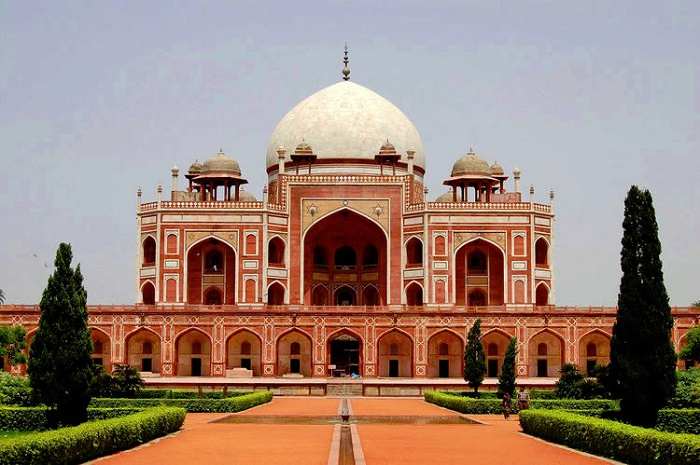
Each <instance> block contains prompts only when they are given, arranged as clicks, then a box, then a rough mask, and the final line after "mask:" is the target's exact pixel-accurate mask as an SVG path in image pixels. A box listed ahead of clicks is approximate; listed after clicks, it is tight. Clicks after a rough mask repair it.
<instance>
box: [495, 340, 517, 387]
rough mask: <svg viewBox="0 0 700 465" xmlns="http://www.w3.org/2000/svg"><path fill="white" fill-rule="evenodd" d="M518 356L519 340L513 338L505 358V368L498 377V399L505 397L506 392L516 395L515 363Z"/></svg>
mask: <svg viewBox="0 0 700 465" xmlns="http://www.w3.org/2000/svg"><path fill="white" fill-rule="evenodd" d="M517 356H518V339H517V338H515V337H512V338H511V339H510V342H509V343H508V348H507V349H506V355H505V357H504V358H503V367H502V368H501V374H500V375H499V376H498V397H503V394H505V393H506V392H507V393H509V394H510V395H511V397H513V396H514V394H515V361H516V357H517Z"/></svg>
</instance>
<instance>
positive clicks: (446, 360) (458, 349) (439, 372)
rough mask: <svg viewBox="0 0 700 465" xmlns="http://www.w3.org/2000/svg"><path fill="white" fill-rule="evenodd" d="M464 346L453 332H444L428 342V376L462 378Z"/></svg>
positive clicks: (432, 337) (433, 336) (435, 335)
mask: <svg viewBox="0 0 700 465" xmlns="http://www.w3.org/2000/svg"><path fill="white" fill-rule="evenodd" d="M463 360H464V344H463V343H462V339H460V338H459V336H457V335H456V334H455V333H453V332H452V331H447V330H443V331H440V332H438V333H436V334H434V335H432V336H431V337H430V339H429V340H428V376H429V377H431V378H461V377H462V374H463V373H464V363H463Z"/></svg>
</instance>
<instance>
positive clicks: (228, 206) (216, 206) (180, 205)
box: [140, 201, 263, 213]
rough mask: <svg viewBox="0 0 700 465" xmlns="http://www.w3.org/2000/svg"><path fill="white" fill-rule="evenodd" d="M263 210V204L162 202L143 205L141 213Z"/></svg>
mask: <svg viewBox="0 0 700 465" xmlns="http://www.w3.org/2000/svg"><path fill="white" fill-rule="evenodd" d="M262 208H263V203H262V202H194V201H162V202H148V203H142V204H141V205H140V212H141V213H144V212H151V211H156V210H262Z"/></svg>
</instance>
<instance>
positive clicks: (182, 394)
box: [136, 389, 249, 399]
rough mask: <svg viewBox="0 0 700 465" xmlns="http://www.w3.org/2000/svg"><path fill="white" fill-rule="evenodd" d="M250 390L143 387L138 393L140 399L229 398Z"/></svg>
mask: <svg viewBox="0 0 700 465" xmlns="http://www.w3.org/2000/svg"><path fill="white" fill-rule="evenodd" d="M245 394H249V393H248V392H238V391H231V392H227V393H224V392H223V391H203V392H201V393H200V392H199V391H179V390H174V389H141V390H140V391H139V392H138V393H137V394H136V398H138V399H227V398H229V397H238V396H242V395H245Z"/></svg>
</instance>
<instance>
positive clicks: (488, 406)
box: [424, 391, 617, 414]
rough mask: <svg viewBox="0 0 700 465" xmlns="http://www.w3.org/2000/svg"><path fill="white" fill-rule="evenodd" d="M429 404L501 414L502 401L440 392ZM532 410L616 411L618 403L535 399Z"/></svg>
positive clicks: (429, 395)
mask: <svg viewBox="0 0 700 465" xmlns="http://www.w3.org/2000/svg"><path fill="white" fill-rule="evenodd" d="M424 398H425V400H426V401H427V402H431V403H433V404H437V405H440V406H441V407H445V408H448V409H450V410H456V411H457V412H461V413H468V414H485V413H501V411H502V409H501V401H500V400H499V399H471V398H469V397H462V396H460V395H455V394H449V393H445V392H439V391H428V392H426V393H425V394H424ZM512 405H513V411H517V402H516V401H515V400H513V403H512ZM530 407H531V408H540V409H563V410H590V409H599V410H607V409H615V408H617V403H616V402H615V401H613V400H607V399H590V400H583V399H581V400H579V399H533V400H531V401H530Z"/></svg>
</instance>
